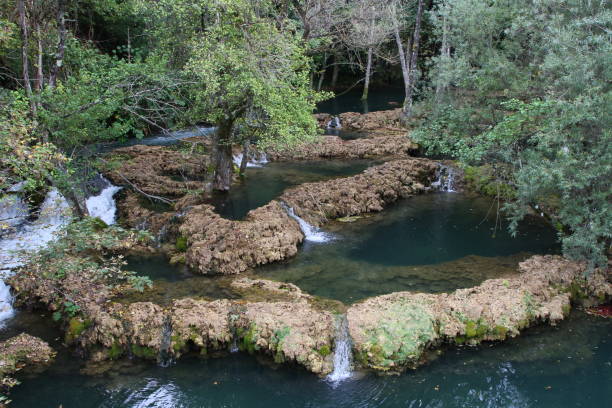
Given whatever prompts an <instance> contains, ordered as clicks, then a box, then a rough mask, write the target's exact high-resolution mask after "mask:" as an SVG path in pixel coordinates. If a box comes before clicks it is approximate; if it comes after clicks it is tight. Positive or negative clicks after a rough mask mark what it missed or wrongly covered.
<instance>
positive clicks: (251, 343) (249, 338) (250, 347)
mask: <svg viewBox="0 0 612 408" xmlns="http://www.w3.org/2000/svg"><path fill="white" fill-rule="evenodd" d="M240 335H241V336H242V341H241V343H240V349H241V350H242V351H247V352H248V353H249V354H253V353H254V352H255V351H256V350H259V346H257V326H255V324H252V325H251V327H249V329H248V330H246V332H244V333H243V334H240Z"/></svg>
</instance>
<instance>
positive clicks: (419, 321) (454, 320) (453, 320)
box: [348, 256, 612, 372]
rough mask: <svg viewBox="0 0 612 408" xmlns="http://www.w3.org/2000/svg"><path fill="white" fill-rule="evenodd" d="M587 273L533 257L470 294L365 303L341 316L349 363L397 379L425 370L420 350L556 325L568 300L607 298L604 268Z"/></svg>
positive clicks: (610, 287)
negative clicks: (349, 343) (351, 356)
mask: <svg viewBox="0 0 612 408" xmlns="http://www.w3.org/2000/svg"><path fill="white" fill-rule="evenodd" d="M586 271H587V267H586V265H584V264H580V263H575V262H571V261H568V260H566V259H564V258H562V257H559V256H534V257H532V258H529V259H528V260H526V261H524V262H522V263H521V264H520V266H519V274H518V275H516V276H511V277H508V278H507V279H490V280H487V281H485V282H483V283H482V284H481V285H479V286H476V287H473V288H469V289H459V290H457V291H455V292H453V293H449V294H447V293H442V294H423V293H411V292H397V293H391V294H388V295H383V296H378V297H374V298H370V299H368V300H366V301H364V302H361V303H359V304H356V305H354V306H352V307H351V308H350V309H349V310H348V322H349V331H350V335H351V337H352V339H353V347H354V352H355V357H356V361H357V362H358V364H359V365H360V366H361V367H364V368H370V369H374V370H378V371H384V372H399V371H402V370H404V369H406V368H415V367H416V366H418V365H420V364H422V363H424V362H425V361H426V360H427V351H428V350H431V349H433V348H437V347H440V346H441V345H443V344H458V345H460V344H466V343H467V344H478V343H480V342H482V341H493V340H503V339H505V338H506V337H508V336H516V335H518V334H519V332H520V331H521V330H523V329H525V328H527V327H529V326H532V325H534V324H538V323H544V322H548V323H550V324H555V323H556V322H558V321H559V320H561V319H563V318H564V317H565V316H566V315H567V314H568V313H569V311H570V308H571V302H572V301H574V302H579V301H586V300H590V301H593V302H605V301H609V300H610V298H611V297H612V284H611V274H610V268H607V269H598V270H595V271H593V272H591V273H590V274H589V275H585V272H586ZM585 276H588V277H585Z"/></svg>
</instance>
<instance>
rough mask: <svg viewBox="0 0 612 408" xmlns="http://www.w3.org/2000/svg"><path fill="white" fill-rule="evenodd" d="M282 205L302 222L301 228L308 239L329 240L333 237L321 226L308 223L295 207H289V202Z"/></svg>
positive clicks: (299, 222) (314, 240) (315, 240)
mask: <svg viewBox="0 0 612 408" xmlns="http://www.w3.org/2000/svg"><path fill="white" fill-rule="evenodd" d="M281 205H282V206H283V208H284V209H285V211H287V214H288V215H289V216H290V217H291V218H293V219H294V220H296V221H297V222H298V224H300V228H301V230H302V232H303V233H304V237H305V238H306V240H307V241H311V242H327V241H329V240H331V239H333V237H332V236H330V235H329V234H326V233H325V232H323V231H321V230H320V229H319V228H317V227H315V226H314V225H310V224H309V223H307V222H306V221H304V220H303V219H301V218H300V217H298V216H297V215H296V214H295V212H294V211H293V208H291V207H289V206H288V205H287V204H285V203H281Z"/></svg>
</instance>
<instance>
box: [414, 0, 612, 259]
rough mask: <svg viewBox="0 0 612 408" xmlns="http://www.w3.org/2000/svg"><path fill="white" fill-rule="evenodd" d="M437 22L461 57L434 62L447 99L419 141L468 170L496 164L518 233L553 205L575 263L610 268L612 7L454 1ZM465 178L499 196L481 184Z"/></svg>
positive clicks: (439, 99)
mask: <svg viewBox="0 0 612 408" xmlns="http://www.w3.org/2000/svg"><path fill="white" fill-rule="evenodd" d="M433 17H434V18H435V19H436V21H437V27H438V28H437V29H438V32H439V33H442V31H443V29H444V28H446V33H447V38H448V41H449V44H450V47H451V49H452V50H453V52H452V53H451V54H450V55H442V56H440V57H437V58H435V59H434V69H433V72H434V80H433V85H435V86H436V88H437V90H438V92H435V93H434V92H432V93H431V96H430V97H429V98H428V99H427V101H425V103H424V104H423V106H422V107H421V109H422V110H424V111H427V110H429V111H430V113H429V114H428V115H427V116H426V118H424V120H423V122H422V123H421V124H420V126H419V129H418V130H417V131H416V132H414V133H413V137H414V138H415V140H416V141H417V142H419V143H421V144H422V145H423V146H425V147H426V149H427V150H428V151H429V152H432V153H438V154H444V155H450V156H453V157H456V158H457V159H459V160H460V161H462V162H463V163H464V164H466V165H469V166H481V165H483V164H488V165H489V166H490V168H491V169H493V171H492V172H490V173H489V174H488V176H489V177H490V178H491V179H492V180H495V183H498V182H500V181H501V182H502V183H503V184H508V185H509V188H508V189H507V190H506V191H505V192H504V195H505V196H506V197H505V198H506V199H512V202H510V203H508V204H507V205H506V207H505V209H506V210H508V211H509V213H510V214H511V218H510V219H511V224H510V227H511V229H512V230H513V231H516V228H517V226H518V221H519V220H520V219H521V218H522V217H524V215H525V214H526V213H527V209H528V207H530V206H531V207H536V208H542V207H544V208H546V210H547V211H551V215H552V216H553V218H554V221H555V223H560V224H562V225H563V226H564V227H565V228H563V229H562V233H561V234H562V235H561V238H562V243H563V251H564V254H565V255H566V256H568V257H569V258H572V259H579V260H588V261H589V263H590V265H591V266H595V265H603V264H605V263H606V251H607V250H608V249H609V247H610V243H611V241H612V217H610V213H611V207H610V206H611V202H612V192H611V190H610V184H609V180H610V179H611V178H612V166H611V163H612V150H611V149H610V148H609V146H610V145H612V134H611V131H610V129H611V125H612V123H610V115H609V114H607V112H608V110H609V106H610V105H611V103H612V97H611V93H610V83H609V80H608V79H609V78H610V74H611V72H610V67H611V66H612V64H611V63H612V57H611V55H612V46H611V45H612V42H611V40H610V37H609V30H610V27H611V25H612V14H611V13H610V11H609V7H608V5H607V4H605V3H602V2H587V1H583V0H569V1H566V0H542V1H538V2H535V3H533V2H525V1H517V2H480V1H477V0H454V1H445V2H443V3H442V4H441V5H440V6H439V8H438V9H437V11H436V12H435V13H434V14H433ZM441 90H442V92H440V91H441ZM467 175H468V177H471V181H473V182H475V183H476V184H477V185H480V187H479V188H482V189H483V190H484V192H485V193H486V192H488V190H490V188H489V187H490V186H488V184H489V183H488V182H487V181H486V180H483V179H482V178H480V175H476V174H470V171H468V172H467ZM498 187H501V185H500V184H497V185H495V189H497V188H498Z"/></svg>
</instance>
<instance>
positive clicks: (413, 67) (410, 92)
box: [402, 0, 423, 122]
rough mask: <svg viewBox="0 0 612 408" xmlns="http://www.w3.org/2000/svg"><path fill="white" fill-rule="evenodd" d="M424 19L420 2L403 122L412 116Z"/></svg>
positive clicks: (413, 39) (421, 0) (415, 25)
mask: <svg viewBox="0 0 612 408" xmlns="http://www.w3.org/2000/svg"><path fill="white" fill-rule="evenodd" d="M422 17H423V0H419V5H418V8H417V15H416V22H415V23H414V34H413V37H412V50H411V54H410V63H409V64H408V67H409V69H408V88H407V90H406V98H405V99H404V106H403V108H402V121H404V122H405V121H406V120H408V119H409V118H410V115H411V114H412V104H413V96H412V95H413V91H414V87H415V85H416V84H415V82H416V78H415V75H416V70H417V59H418V57H419V43H420V41H421V20H422Z"/></svg>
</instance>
